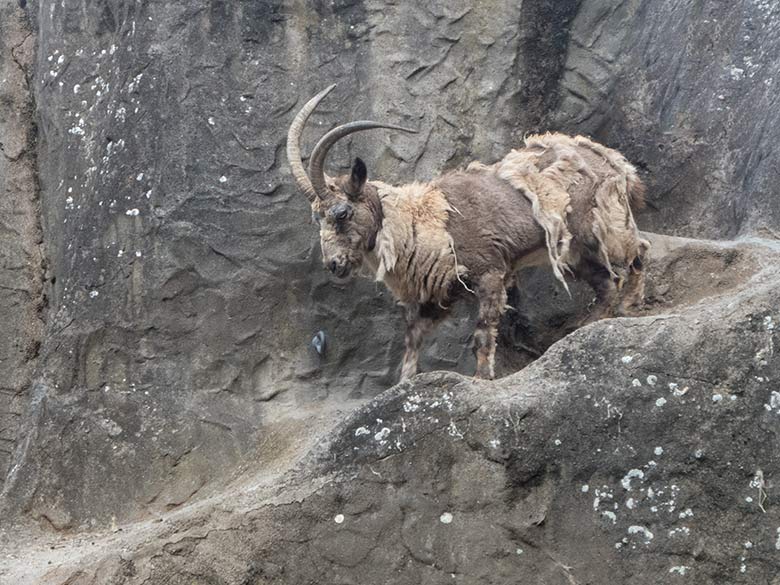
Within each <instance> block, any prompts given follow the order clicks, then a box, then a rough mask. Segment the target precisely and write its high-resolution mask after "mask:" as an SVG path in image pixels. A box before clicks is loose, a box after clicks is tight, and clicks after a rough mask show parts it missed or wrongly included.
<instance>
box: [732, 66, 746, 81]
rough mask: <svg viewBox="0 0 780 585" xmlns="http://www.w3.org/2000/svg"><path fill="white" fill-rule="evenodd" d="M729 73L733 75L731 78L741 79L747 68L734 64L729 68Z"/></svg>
mask: <svg viewBox="0 0 780 585" xmlns="http://www.w3.org/2000/svg"><path fill="white" fill-rule="evenodd" d="M729 75H731V79H733V80H734V81H739V80H740V79H742V78H743V77H744V75H745V70H744V69H742V68H741V67H734V66H732V67H731V69H730V70H729Z"/></svg>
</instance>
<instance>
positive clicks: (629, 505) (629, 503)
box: [626, 498, 636, 510]
mask: <svg viewBox="0 0 780 585" xmlns="http://www.w3.org/2000/svg"><path fill="white" fill-rule="evenodd" d="M635 507H636V501H635V500H634V498H628V500H626V508H628V509H629V510H633V509H634V508H635Z"/></svg>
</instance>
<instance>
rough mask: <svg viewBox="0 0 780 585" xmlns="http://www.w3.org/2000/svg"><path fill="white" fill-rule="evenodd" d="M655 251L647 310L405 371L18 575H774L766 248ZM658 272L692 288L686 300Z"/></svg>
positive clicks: (481, 578)
mask: <svg viewBox="0 0 780 585" xmlns="http://www.w3.org/2000/svg"><path fill="white" fill-rule="evenodd" d="M656 250H660V251H661V252H660V256H658V257H656V259H654V260H653V262H652V265H651V270H652V276H653V283H654V287H655V291H656V292H655V293H654V295H655V296H654V298H656V300H657V301H658V303H657V306H656V308H655V311H656V312H655V314H653V315H648V316H645V317H638V318H624V319H614V320H605V321H601V322H598V323H596V324H593V325H590V326H588V327H585V328H583V329H580V330H578V331H577V332H575V333H574V334H572V335H570V336H568V337H567V338H566V339H564V340H562V341H561V342H559V343H557V344H556V345H554V346H553V347H552V348H551V349H550V350H549V351H548V352H547V353H546V354H545V355H544V356H543V357H542V358H541V359H539V360H537V361H536V362H535V363H533V364H532V365H530V366H529V367H527V368H525V369H524V370H523V371H521V372H519V373H517V374H514V375H512V376H508V377H506V378H503V379H501V380H498V381H496V382H492V383H490V382H483V383H478V382H475V381H473V380H471V379H469V378H463V377H460V376H459V375H457V374H446V373H433V374H423V375H421V376H419V377H417V378H415V379H414V380H413V381H412V382H410V383H404V384H401V385H398V386H396V387H395V388H393V389H391V390H389V391H387V392H385V393H383V394H382V395H381V396H379V397H378V398H377V399H375V400H374V401H373V402H371V403H370V404H368V405H367V406H365V407H363V408H361V409H359V410H358V411H356V412H355V413H354V414H352V415H351V416H350V417H348V418H347V419H346V420H345V421H344V422H343V423H342V424H341V425H340V426H339V428H338V429H336V430H335V431H334V432H332V433H330V434H329V435H328V436H327V438H326V440H324V441H322V442H321V443H320V444H319V446H318V447H316V448H315V449H314V450H312V451H311V452H310V454H309V456H308V457H307V458H305V459H304V460H303V461H302V462H301V463H300V464H299V465H297V467H296V468H295V470H293V471H291V472H289V473H287V474H286V475H284V476H282V477H278V478H276V479H275V480H273V481H272V482H270V484H269V483H265V484H262V482H261V484H260V485H258V483H257V482H255V483H253V482H251V481H247V482H244V483H243V484H238V485H235V486H233V487H232V488H231V489H229V490H227V491H226V492H225V493H224V494H223V495H222V496H220V497H219V498H214V499H213V500H212V501H204V502H202V503H201V504H198V505H193V506H191V507H189V508H187V509H183V510H182V511H181V512H179V513H177V514H173V515H169V516H167V517H166V518H165V521H164V522H162V523H155V522H149V523H141V524H136V525H129V526H125V527H124V530H125V531H127V532H126V533H125V534H120V533H114V534H111V535H107V536H106V537H104V538H105V540H104V539H103V538H99V537H98V536H97V535H93V536H92V538H91V540H92V541H93V542H94V541H95V540H98V545H97V548H93V547H90V546H85V544H87V542H88V541H89V540H90V538H89V537H88V536H86V535H81V536H76V537H75V542H69V541H67V540H63V541H60V542H58V543H57V546H56V548H55V549H54V552H52V551H49V550H46V551H42V553H41V554H40V556H38V555H35V554H30V556H29V557H28V558H29V559H34V561H30V562H28V563H27V564H26V566H25V570H27V571H28V575H30V576H32V575H33V572H34V577H35V578H36V579H37V581H35V582H37V583H41V584H42V585H43V584H63V583H68V584H69V585H81V584H87V583H112V584H140V583H149V582H152V583H168V584H178V583H182V584H183V583H214V584H224V585H228V584H231V585H232V584H236V585H238V584H254V585H258V584H266V583H277V584H278V583H290V584H300V583H363V584H374V583H377V584H378V583H391V582H392V583H398V584H406V583H409V584H413V583H415V584H416V583H463V584H467V583H468V584H471V583H496V584H499V583H501V584H503V583H516V582H524V581H529V582H534V583H539V584H550V585H552V584H556V585H557V584H566V583H629V582H630V583H637V584H647V585H650V584H653V585H655V584H657V583H676V582H678V581H680V582H683V581H684V582H686V583H691V584H694V585H699V584H716V583H718V584H720V583H732V584H742V583H744V584H748V583H749V584H751V585H758V584H760V585H776V584H777V582H778V581H777V575H778V574H780V557H778V549H780V508H778V506H777V503H776V501H777V499H778V497H780V493H779V492H778V484H777V477H778V476H779V475H780V392H778V388H777V384H776V382H775V381H774V380H775V376H776V372H777V371H778V367H780V363H779V361H780V357H779V356H778V353H777V352H776V351H775V347H776V345H777V343H778V328H777V323H778V320H780V314H778V306H780V292H778V291H780V287H778V283H779V281H780V273H779V271H778V258H780V246H777V245H776V244H775V243H754V244H746V243H743V244H727V245H720V244H705V243H700V242H690V241H679V240H658V239H656ZM685 263H689V268H685V267H684V265H685ZM719 263H720V266H721V267H722V270H721V271H719V272H713V273H709V272H708V270H709V269H710V268H714V267H715V266H716V265H718V264H719ZM696 266H703V267H704V268H703V269H702V270H701V271H698V272H696V269H695V267H696ZM678 269H681V270H685V271H688V272H689V274H690V276H691V278H693V277H694V275H695V277H696V278H697V280H698V281H700V282H702V281H703V283H704V285H705V286H706V287H708V288H709V290H710V294H709V295H708V296H707V297H706V298H699V299H696V298H693V297H690V296H686V295H689V294H698V293H696V292H695V291H691V290H690V289H689V288H688V286H687V284H681V285H680V286H679V287H675V282H680V281H681V279H679V278H678V277H679V274H678V273H677V272H676V271H677V270H678ZM669 277H671V280H666V278H669ZM732 277H737V278H736V279H734V280H730V279H731V278H732ZM667 285H668V286H667ZM664 289H665V290H666V292H664V293H661V292H660V291H661V290H664ZM662 296H664V298H665V300H661V297H662ZM105 542H110V546H106V545H105ZM90 548H92V551H90ZM76 550H79V551H80V552H79V553H78V558H74V556H72V555H74V553H75V551H76ZM28 552H29V551H28ZM47 559H48V561H51V560H52V559H53V560H54V562H53V563H52V565H47V564H45V562H47ZM302 559H305V562H302ZM35 571H37V572H35ZM18 575H19V573H9V576H10V577H17V576H18ZM14 582H18V581H14Z"/></svg>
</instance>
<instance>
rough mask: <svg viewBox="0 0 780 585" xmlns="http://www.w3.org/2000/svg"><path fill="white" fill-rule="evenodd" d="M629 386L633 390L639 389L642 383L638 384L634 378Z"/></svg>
mask: <svg viewBox="0 0 780 585" xmlns="http://www.w3.org/2000/svg"><path fill="white" fill-rule="evenodd" d="M631 385H632V386H633V387H634V388H639V387H640V386H641V385H642V382H640V381H639V379H638V378H634V379H633V380H631Z"/></svg>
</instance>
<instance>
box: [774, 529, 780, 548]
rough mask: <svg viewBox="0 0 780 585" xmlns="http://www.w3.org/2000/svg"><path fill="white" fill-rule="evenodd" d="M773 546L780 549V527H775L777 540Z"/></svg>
mask: <svg viewBox="0 0 780 585" xmlns="http://www.w3.org/2000/svg"><path fill="white" fill-rule="evenodd" d="M775 548H776V549H777V550H780V528H778V529H777V540H776V541H775Z"/></svg>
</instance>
